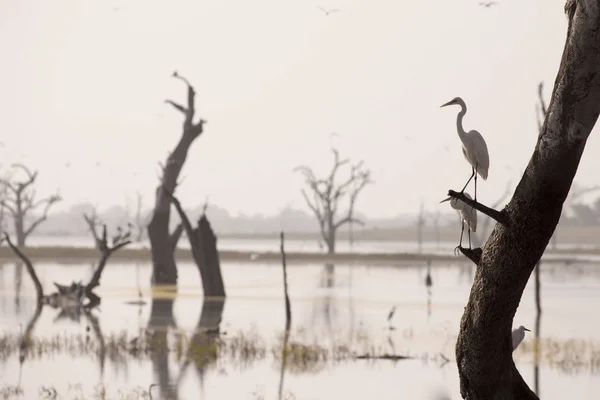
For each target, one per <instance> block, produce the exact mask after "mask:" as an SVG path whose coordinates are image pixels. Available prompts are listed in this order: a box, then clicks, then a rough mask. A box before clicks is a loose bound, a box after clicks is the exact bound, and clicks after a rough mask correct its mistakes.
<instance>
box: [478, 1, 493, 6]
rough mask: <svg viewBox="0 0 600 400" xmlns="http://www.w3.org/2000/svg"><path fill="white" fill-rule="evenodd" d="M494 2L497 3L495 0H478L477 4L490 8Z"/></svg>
mask: <svg viewBox="0 0 600 400" xmlns="http://www.w3.org/2000/svg"><path fill="white" fill-rule="evenodd" d="M495 4H498V3H496V2H495V1H485V2H484V1H480V2H479V5H480V6H482V7H485V8H490V7H491V6H493V5H495Z"/></svg>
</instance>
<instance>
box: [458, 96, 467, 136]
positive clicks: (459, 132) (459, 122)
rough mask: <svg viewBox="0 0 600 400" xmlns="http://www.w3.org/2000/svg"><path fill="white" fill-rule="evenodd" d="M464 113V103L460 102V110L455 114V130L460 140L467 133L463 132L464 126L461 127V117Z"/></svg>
mask: <svg viewBox="0 0 600 400" xmlns="http://www.w3.org/2000/svg"><path fill="white" fill-rule="evenodd" d="M466 113H467V106H466V104H460V111H459V112H458V115H457V116H456V130H457V131H458V136H459V137H460V139H461V140H463V139H464V138H465V136H466V135H467V132H465V128H463V118H464V117H465V114H466Z"/></svg>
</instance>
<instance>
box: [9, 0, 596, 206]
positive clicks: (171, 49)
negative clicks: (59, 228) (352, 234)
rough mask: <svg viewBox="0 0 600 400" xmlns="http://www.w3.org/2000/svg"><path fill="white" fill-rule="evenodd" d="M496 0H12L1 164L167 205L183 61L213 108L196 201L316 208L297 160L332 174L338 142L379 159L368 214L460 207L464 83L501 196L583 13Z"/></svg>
mask: <svg viewBox="0 0 600 400" xmlns="http://www.w3.org/2000/svg"><path fill="white" fill-rule="evenodd" d="M478 3H479V1H477V0H452V1H450V0H430V1H397V0H386V1H383V0H368V1H367V0H361V1H358V0H356V1H352V0H347V1H343V0H335V1H334V0H320V1H317V2H315V3H313V2H311V1H306V0H253V1H248V0H212V1H202V0H193V1H192V0H190V1H175V0H171V1H151V0H127V1H116V0H112V1H110V0H108V1H82V0H55V1H52V2H48V1H41V0H19V1H16V0H12V1H10V0H0V4H1V6H0V51H1V56H2V60H3V61H2V63H0V87H1V88H2V91H0V141H2V142H3V143H4V147H0V163H2V164H3V165H4V166H6V165H7V164H9V163H10V162H14V161H20V162H24V163H26V164H27V165H29V166H30V167H31V168H34V169H39V171H40V176H39V186H38V187H39V189H38V192H42V193H43V192H48V191H52V190H55V189H56V188H57V187H60V190H61V194H62V195H63V196H64V197H65V201H64V203H63V205H62V206H61V207H67V206H69V205H71V204H73V203H76V202H81V201H92V202H95V203H97V204H99V205H100V206H101V207H103V208H104V207H106V206H108V205H110V204H111V203H121V204H122V203H124V202H125V198H126V197H127V196H130V197H133V195H134V193H135V191H136V190H141V191H142V192H143V193H144V195H145V196H146V202H147V203H148V202H150V201H153V198H151V196H152V194H153V193H154V190H155V187H156V184H157V178H156V177H157V172H158V162H159V161H163V160H164V159H165V157H166V155H167V153H168V152H169V151H170V150H171V149H172V148H173V147H174V145H175V143H176V141H177V140H178V139H179V136H180V134H181V123H182V116H181V114H179V113H177V112H175V111H174V110H173V109H172V108H170V107H169V106H167V105H165V104H164V103H163V101H164V99H165V98H172V99H173V100H176V101H180V102H183V101H184V100H185V87H184V85H183V84H182V83H181V82H180V81H177V80H174V79H172V78H171V73H172V72H173V71H174V70H175V69H176V70H178V71H179V72H180V73H181V74H183V75H185V76H186V77H188V79H189V80H190V81H191V82H192V83H193V84H194V85H195V87H196V90H197V100H196V101H197V105H198V115H200V116H202V117H203V118H204V119H206V120H208V123H207V125H206V127H205V133H204V134H203V136H202V137H200V138H199V140H197V141H196V142H195V143H194V145H193V146H192V149H191V151H190V154H189V157H188V161H187V163H186V165H185V167H184V171H183V176H184V177H185V180H184V181H183V183H182V186H181V187H180V188H179V189H178V193H179V195H180V198H181V200H182V201H183V202H184V205H185V206H188V207H192V206H195V205H197V204H198V203H201V202H203V201H204V198H205V196H206V195H209V196H210V201H211V202H213V203H215V204H218V205H219V206H221V207H225V208H228V209H229V210H230V211H231V212H233V213H237V212H244V213H255V212H262V213H267V214H272V213H275V212H277V211H278V210H279V209H281V208H282V207H283V206H285V205H286V204H289V203H292V205H293V206H294V207H303V206H304V204H303V201H302V198H301V196H300V192H299V188H300V184H301V178H300V176H299V175H297V174H294V173H293V172H292V169H293V168H294V167H295V166H297V165H299V164H309V165H312V166H315V168H316V170H317V171H318V172H326V171H327V170H328V168H329V165H330V163H331V155H330V153H329V143H330V140H331V141H333V142H334V143H335V144H336V145H338V146H339V148H340V150H341V151H342V153H343V154H346V155H348V156H350V157H352V158H355V159H364V160H365V162H366V164H367V165H368V166H369V167H370V168H371V169H372V171H373V177H374V179H375V180H376V185H373V186H372V187H369V188H368V189H367V190H365V192H364V195H363V196H362V197H361V198H360V201H359V204H358V208H359V209H360V211H361V212H365V213H367V214H369V215H371V216H392V215H395V214H397V213H399V212H413V211H415V210H416V209H417V208H418V206H419V203H420V201H421V199H423V200H424V201H425V206H426V208H427V209H429V210H432V211H433V210H435V208H436V207H443V206H446V204H444V205H438V202H439V201H440V200H441V199H443V198H444V197H445V194H446V192H447V190H448V189H449V188H454V189H460V188H461V187H462V186H463V185H464V183H465V182H466V180H467V179H468V177H469V175H470V172H471V167H470V166H469V165H468V164H467V162H466V161H465V160H464V159H463V156H462V154H461V149H460V141H459V138H458V136H457V134H456V127H455V118H456V113H457V112H458V108H456V107H448V108H444V109H440V108H439V106H440V105H441V104H442V103H445V102H446V101H448V100H450V99H452V98H453V97H455V96H462V97H463V99H464V100H465V101H466V102H467V105H468V107H469V111H468V113H467V116H466V118H465V128H466V129H467V130H469V129H477V130H479V131H480V132H481V133H482V134H483V136H484V137H485V139H486V141H487V144H488V148H489V152H490V159H491V162H490V171H489V178H488V181H487V182H483V181H480V182H481V184H480V185H478V186H479V189H480V190H479V196H478V197H479V198H480V199H481V200H482V201H483V202H490V203H491V202H493V201H494V200H495V199H496V197H497V196H499V195H500V193H502V192H503V190H504V188H505V185H506V183H507V181H508V180H509V179H512V180H513V183H514V184H516V182H517V180H518V178H520V172H521V171H522V170H523V169H524V168H525V166H526V163H527V162H528V160H529V158H530V155H531V153H532V150H533V146H534V143H535V140H536V137H537V128H536V120H535V103H536V100H537V84H538V82H539V81H540V80H544V81H545V82H546V96H547V98H549V96H550V92H551V90H552V86H553V83H554V79H555V77H556V71H557V69H558V65H559V61H560V56H561V54H562V48H563V45H564V39H565V32H566V25H567V21H566V18H565V16H564V13H563V5H564V0H552V1H549V0H527V1H517V0H504V1H502V0H500V4H499V5H496V6H493V7H490V8H483V7H480V6H478ZM317 4H320V5H322V6H323V7H327V8H340V9H341V11H340V12H338V13H335V14H331V15H329V16H325V14H324V13H322V12H321V11H319V10H318V9H317V7H316V6H317ZM330 132H337V133H338V134H339V137H334V138H333V139H330ZM599 150H600V138H598V137H597V135H594V134H593V135H592V136H591V137H590V140H589V142H588V146H587V150H586V154H584V157H583V161H582V163H581V166H580V169H579V173H578V175H577V180H578V182H580V183H582V184H596V183H598V181H597V171H598V169H599V168H600V158H599V157H593V156H592V154H593V153H597V152H598V151H599ZM590 153H592V154H590ZM67 163H70V164H67ZM472 190H473V189H472V187H471V193H472ZM446 207H447V208H448V207H449V206H446ZM444 211H447V210H444Z"/></svg>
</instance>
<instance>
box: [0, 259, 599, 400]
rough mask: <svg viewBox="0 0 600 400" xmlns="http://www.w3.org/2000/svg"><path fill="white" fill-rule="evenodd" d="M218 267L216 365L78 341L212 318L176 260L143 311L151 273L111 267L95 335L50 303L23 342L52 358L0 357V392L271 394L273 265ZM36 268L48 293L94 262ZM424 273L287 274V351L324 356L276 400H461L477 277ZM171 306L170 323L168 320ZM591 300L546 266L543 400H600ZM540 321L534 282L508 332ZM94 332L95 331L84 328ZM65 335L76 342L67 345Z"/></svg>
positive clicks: (4, 292) (526, 369)
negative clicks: (372, 357)
mask: <svg viewBox="0 0 600 400" xmlns="http://www.w3.org/2000/svg"><path fill="white" fill-rule="evenodd" d="M222 268H223V275H224V279H225V284H226V289H227V295H228V297H227V300H226V302H225V304H224V308H223V312H222V321H221V324H220V327H221V330H222V331H226V332H227V333H226V335H223V336H222V337H221V338H222V340H223V342H224V343H227V345H226V346H225V348H226V349H230V350H227V351H226V350H223V351H222V352H221V353H219V355H218V357H217V359H216V360H213V361H211V362H199V361H194V362H191V363H186V357H185V356H183V357H181V356H180V354H178V353H177V351H170V352H168V353H164V354H159V355H149V356H132V355H129V354H124V355H123V354H120V353H119V352H118V351H113V352H111V351H108V352H107V355H106V357H105V360H104V361H102V359H101V358H100V357H99V352H98V351H96V350H93V351H86V350H85V349H84V347H85V345H84V344H81V343H79V342H78V340H79V341H83V342H86V343H87V342H89V343H91V344H90V345H89V346H91V347H90V348H93V349H96V348H97V345H95V344H94V343H97V342H98V340H97V337H96V336H95V335H94V332H95V329H97V328H99V329H100V330H101V333H102V335H103V336H104V337H106V338H109V337H113V339H106V340H107V343H108V341H110V340H112V341H115V340H117V341H118V340H119V339H114V337H118V336H119V335H124V334H126V340H127V341H129V340H130V339H132V338H134V337H138V336H139V337H141V334H140V332H141V331H143V330H145V329H149V330H152V331H153V332H157V331H161V332H166V333H165V335H166V337H167V339H168V340H169V342H170V343H177V340H178V339H177V338H181V335H183V336H185V337H186V338H188V339H186V340H189V338H191V337H192V335H193V333H194V331H195V329H196V327H197V326H199V325H202V324H203V323H206V321H208V320H210V318H205V317H206V315H201V313H202V312H203V300H202V289H201V285H200V279H199V274H198V271H197V269H196V267H195V266H194V265H192V264H188V263H180V268H179V283H180V285H179V291H178V295H177V296H176V297H175V298H172V297H171V299H169V295H168V294H166V293H164V292H161V293H159V292H156V293H155V299H154V304H151V303H152V301H153V300H152V297H151V291H150V287H149V284H148V283H149V279H150V266H149V265H148V264H138V265H135V264H127V263H111V264H109V265H108V266H107V268H106V270H105V272H104V274H103V276H102V281H101V287H99V288H98V289H97V291H96V292H97V294H99V295H100V296H101V297H102V303H101V305H100V307H99V308H98V309H95V310H93V311H92V316H94V317H96V318H97V322H98V324H97V326H95V325H93V324H91V322H90V321H91V320H89V319H87V318H86V317H85V316H83V317H81V319H80V321H79V322H76V321H71V320H69V319H68V318H67V319H59V320H56V321H55V319H57V316H58V314H59V310H55V309H52V308H49V307H48V306H46V307H45V308H44V309H43V310H42V314H41V316H40V318H39V319H38V321H37V323H36V325H35V327H34V329H33V333H32V341H34V342H38V343H43V342H44V341H45V342H46V343H45V344H44V346H46V348H49V349H53V350H52V351H49V350H48V354H46V353H43V354H38V355H31V356H28V357H27V358H26V359H25V361H24V362H23V364H22V365H21V364H20V362H19V355H18V352H12V353H10V354H2V351H0V356H1V357H0V383H1V385H0V386H3V389H2V390H3V392H2V393H0V397H1V395H6V394H7V393H8V391H9V390H10V389H11V388H12V387H14V386H20V387H21V388H22V391H23V394H22V396H21V397H15V398H24V399H35V398H38V396H40V397H39V398H43V397H41V396H43V395H44V391H43V388H44V387H52V388H55V389H56V391H57V392H58V393H59V394H60V395H61V397H60V398H63V399H74V398H85V399H88V398H90V399H91V398H102V397H101V395H99V394H98V393H99V392H101V391H102V388H104V390H106V392H107V393H106V396H105V398H110V399H126V398H131V399H134V398H144V397H143V396H142V394H141V393H143V392H144V391H145V392H147V391H148V388H149V387H150V385H151V384H159V383H160V385H161V387H153V388H152V393H153V398H154V399H157V398H169V399H174V398H177V399H181V400H186V399H198V398H203V399H276V398H277V394H278V389H279V384H280V379H281V371H280V370H281V361H280V359H281V358H280V356H278V354H279V355H280V353H278V350H277V349H278V348H280V347H281V335H282V332H283V328H284V324H285V314H284V302H283V288H282V271H281V267H279V266H277V265H274V264H273V265H264V264H260V263H256V262H255V263H252V264H250V263H247V264H243V263H225V264H224V265H223V267H222ZM36 270H37V272H38V274H39V277H40V280H41V281H42V284H43V286H44V291H45V292H46V293H48V292H50V291H52V290H54V288H53V285H52V282H53V281H56V282H59V283H63V284H67V283H70V282H71V281H72V280H73V279H75V280H79V279H82V280H83V281H84V282H85V281H87V280H88V279H89V277H90V276H91V273H92V270H91V266H90V265H75V266H74V265H61V264H60V263H38V264H37V265H36ZM16 271H17V268H16V267H15V265H14V264H11V263H5V264H4V265H2V266H0V326H1V328H0V330H1V331H2V332H1V334H2V336H3V337H4V338H10V337H13V338H18V337H19V335H20V333H21V332H22V331H23V330H24V329H25V327H26V326H27V324H28V322H29V320H30V319H31V317H32V315H33V314H34V310H35V299H34V297H33V295H34V290H33V285H32V283H31V280H30V279H29V277H28V276H27V274H26V272H23V276H22V282H21V285H20V289H19V295H18V296H17V291H16V288H15V276H16ZM426 271H427V267H426V266H425V265H424V264H417V263H415V265H414V266H411V267H402V268H391V267H390V268H385V267H368V268H367V267H361V266H349V265H336V266H335V268H334V271H333V273H331V268H330V267H327V266H324V265H303V266H290V267H288V281H289V292H290V297H291V305H292V329H291V337H290V342H293V343H299V344H304V345H305V346H307V347H311V346H312V347H317V346H318V347H319V348H320V349H322V352H323V354H325V355H326V356H323V357H321V359H319V360H317V361H315V360H295V361H288V365H287V367H286V370H285V373H284V380H283V389H282V392H283V397H282V398H286V399H307V400H308V399H371V398H377V399H426V400H433V399H435V394H436V393H437V392H439V393H446V394H448V395H450V396H451V398H452V399H459V398H460V394H459V385H458V374H457V368H456V363H455V357H454V345H455V342H456V336H457V334H458V330H459V323H460V318H461V316H462V312H463V307H464V306H465V304H466V301H467V299H468V295H469V290H470V286H471V282H472V274H473V272H474V270H473V267H472V266H471V265H470V264H468V263H466V262H465V263H457V264H453V265H434V266H433V267H432V268H431V276H432V280H433V286H432V288H431V292H428V289H427V288H426V286H425V276H426ZM17 276H18V275H17ZM138 287H139V288H140V289H141V292H142V295H143V298H144V300H145V301H146V302H147V304H146V305H144V306H137V305H129V304H126V302H127V301H131V300H136V299H137V298H138ZM17 299H18V301H16V300H17ZM171 304H172V310H173V315H172V318H171V316H170V315H168V314H169V312H168V310H169V309H170V307H171ZM207 304H209V303H207ZM598 304H600V264H599V265H596V264H585V265H584V264H581V265H577V264H571V265H569V266H564V265H562V264H552V265H550V264H548V265H546V266H543V267H542V307H543V314H542V316H541V334H540V351H539V353H538V354H539V355H540V357H539V358H540V360H539V363H538V364H539V367H538V371H537V374H538V391H539V394H540V395H541V397H542V398H543V399H565V398H578V399H597V398H598V393H600V319H598V318H596V315H597V311H596V307H597V305H598ZM394 305H395V306H396V311H395V315H394V317H393V319H392V325H393V326H394V327H395V329H394V330H390V329H389V325H388V322H387V320H386V317H387V314H388V312H389V311H390V309H391V308H392V306H394ZM152 306H154V308H153V307H152ZM152 310H154V312H152ZM535 315H536V312H535V304H534V294H533V279H531V280H530V283H529V284H528V286H527V288H526V290H525V293H524V295H523V300H522V302H521V305H520V307H519V309H518V311H517V314H516V316H515V321H514V323H515V325H516V326H518V325H521V324H522V325H524V326H526V327H528V328H529V329H531V330H532V331H533V330H534V327H535ZM202 321H204V322H202ZM199 322H201V323H200V324H199ZM209 322H210V321H209ZM213 322H214V318H213ZM90 325H92V327H93V329H90V331H89V332H88V331H86V328H87V327H88V326H90ZM209 325H210V323H209ZM205 326H206V325H205ZM88 337H89V338H88ZM57 338H59V339H57ZM60 338H63V339H60ZM65 338H66V339H65ZM78 338H79V339H78ZM81 338H83V339H81ZM7 340H8V339H7ZM60 340H63V342H64V343H66V342H68V341H69V340H71V341H72V342H69V343H71V344H70V345H68V346H67V345H64V344H63V345H61V344H60V343H59V342H60ZM123 340H125V339H123ZM0 342H1V340H0ZM533 342H534V336H533V332H532V333H531V334H530V333H528V336H526V339H525V341H524V342H523V343H522V344H521V346H520V347H519V348H518V349H517V350H516V351H515V353H514V358H515V360H516V362H517V367H518V368H519V370H520V372H521V374H522V375H523V377H524V379H525V380H526V381H527V382H528V384H529V385H530V387H532V388H534V383H535V379H534V371H535V367H536V364H535V363H534V351H533V349H534V347H533ZM73 343H76V344H73ZM77 343H79V344H77ZM0 344H1V343H0ZM94 346H95V347H94ZM236 346H237V347H236ZM109 347H110V346H109ZM173 347H176V345H175V344H174V345H173ZM234 348H237V349H238V350H235V349H234ZM240 348H243V349H250V350H252V349H253V350H252V351H250V350H248V351H246V352H244V351H239V349H240ZM234 353H235V354H234ZM246 353H247V354H246ZM342 353H344V354H347V353H354V354H356V355H362V354H367V353H370V354H384V353H388V354H397V355H405V356H412V357H414V359H406V360H400V361H397V362H396V361H389V360H377V361H369V360H353V359H351V358H349V357H348V356H344V355H343V354H342ZM336 357H337V358H338V359H337V360H336ZM300 358H301V357H300ZM309 358H310V357H309ZM323 358H327V359H326V360H324V359H323ZM446 359H448V360H449V362H445V361H446ZM81 393H83V395H82V394H81ZM136 393H137V394H136ZM146 396H147V395H146ZM8 398H11V397H8ZM49 398H51V397H49ZM146 398H148V397H146Z"/></svg>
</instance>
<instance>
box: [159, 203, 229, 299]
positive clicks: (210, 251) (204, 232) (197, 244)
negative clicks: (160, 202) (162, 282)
mask: <svg viewBox="0 0 600 400" xmlns="http://www.w3.org/2000/svg"><path fill="white" fill-rule="evenodd" d="M165 193H167V194H168V195H169V196H170V198H171V201H172V202H173V205H174V206H175V209H176V210H177V212H178V213H179V217H180V218H181V223H182V225H183V228H184V229H185V234H186V236H187V237H188V239H189V240H190V247H191V249H192V257H193V258H194V262H195V263H196V266H197V267H198V271H199V272H200V279H201V280H202V289H203V291H204V296H205V297H207V296H209V297H219V298H224V297H225V285H224V284H223V275H222V274H221V263H220V260H219V251H218V250H217V237H216V236H215V234H214V232H213V230H212V228H211V226H210V222H208V218H206V205H205V206H204V212H203V213H202V215H201V216H200V219H199V220H198V226H197V227H195V228H194V227H192V224H191V223H190V220H189V218H188V217H187V215H186V213H185V211H184V210H183V207H182V206H181V203H180V202H179V200H178V199H177V197H175V196H173V195H172V194H170V193H168V192H166V191H165Z"/></svg>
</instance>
